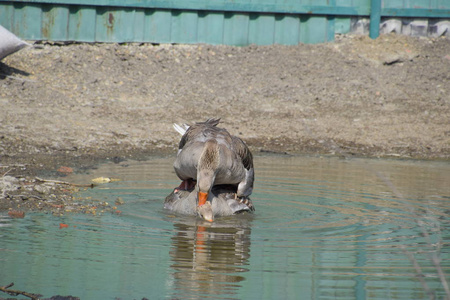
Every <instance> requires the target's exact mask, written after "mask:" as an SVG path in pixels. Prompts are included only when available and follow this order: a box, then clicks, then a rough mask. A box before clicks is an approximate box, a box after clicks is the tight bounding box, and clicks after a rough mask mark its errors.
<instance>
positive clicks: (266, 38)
mask: <svg viewBox="0 0 450 300" xmlns="http://www.w3.org/2000/svg"><path fill="white" fill-rule="evenodd" d="M274 37H275V15H272V14H250V23H249V26H248V42H249V44H256V45H271V44H273V43H274Z"/></svg>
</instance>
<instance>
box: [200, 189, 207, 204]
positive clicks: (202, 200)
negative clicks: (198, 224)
mask: <svg viewBox="0 0 450 300" xmlns="http://www.w3.org/2000/svg"><path fill="white" fill-rule="evenodd" d="M206 200H208V193H203V192H198V206H202V205H203V204H205V203H206Z"/></svg>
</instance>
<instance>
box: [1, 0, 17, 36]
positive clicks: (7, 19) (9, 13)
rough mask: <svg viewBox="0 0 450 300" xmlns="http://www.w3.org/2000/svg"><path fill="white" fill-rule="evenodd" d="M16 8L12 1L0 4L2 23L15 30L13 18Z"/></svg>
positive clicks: (10, 29)
mask: <svg viewBox="0 0 450 300" xmlns="http://www.w3.org/2000/svg"><path fill="white" fill-rule="evenodd" d="M14 12H15V8H14V6H13V4H12V3H5V4H4V5H2V6H0V25H2V26H3V27H5V28H6V29H8V30H9V31H13V30H14V29H13V24H14V22H13V19H14Z"/></svg>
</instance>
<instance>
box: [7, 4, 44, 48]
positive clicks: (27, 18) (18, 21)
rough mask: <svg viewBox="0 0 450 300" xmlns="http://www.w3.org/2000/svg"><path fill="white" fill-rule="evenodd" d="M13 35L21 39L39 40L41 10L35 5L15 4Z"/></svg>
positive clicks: (40, 37)
mask: <svg viewBox="0 0 450 300" xmlns="http://www.w3.org/2000/svg"><path fill="white" fill-rule="evenodd" d="M14 7H15V8H16V9H15V11H14V21H13V29H14V31H13V33H14V34H15V35H17V36H19V37H20V38H22V39H26V40H40V39H42V36H41V23H42V18H41V12H42V8H41V6H40V5H37V4H32V5H30V4H27V5H23V4H22V3H20V4H19V3H17V4H15V5H14Z"/></svg>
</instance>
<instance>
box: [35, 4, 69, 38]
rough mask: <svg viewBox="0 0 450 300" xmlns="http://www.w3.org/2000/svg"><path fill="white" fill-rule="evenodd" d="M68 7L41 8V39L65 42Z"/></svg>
mask: <svg viewBox="0 0 450 300" xmlns="http://www.w3.org/2000/svg"><path fill="white" fill-rule="evenodd" d="M68 23H69V7H68V6H49V5H43V7H42V23H41V34H42V36H41V38H42V39H46V40H52V41H65V40H67V38H68V32H67V31H68V30H67V29H68Z"/></svg>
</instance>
